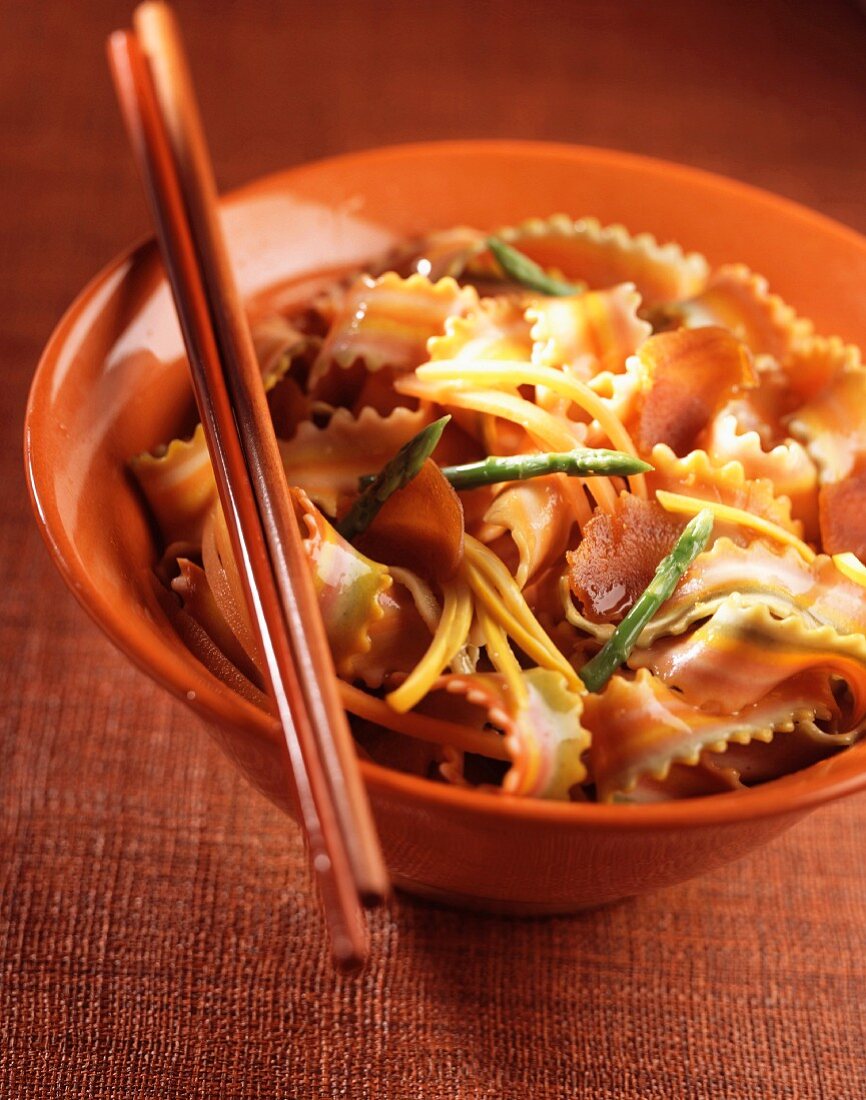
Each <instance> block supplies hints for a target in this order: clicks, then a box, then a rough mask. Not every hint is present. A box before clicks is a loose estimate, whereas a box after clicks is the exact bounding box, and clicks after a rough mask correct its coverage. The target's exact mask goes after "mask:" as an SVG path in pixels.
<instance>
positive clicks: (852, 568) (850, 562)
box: [833, 550, 866, 588]
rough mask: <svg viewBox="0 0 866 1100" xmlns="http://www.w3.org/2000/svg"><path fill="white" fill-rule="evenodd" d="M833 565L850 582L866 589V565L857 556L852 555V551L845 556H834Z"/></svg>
mask: <svg viewBox="0 0 866 1100" xmlns="http://www.w3.org/2000/svg"><path fill="white" fill-rule="evenodd" d="M833 564H834V565H835V566H836V568H837V569H838V570H839V572H840V573H841V574H842V575H843V576H845V577H847V578H848V580H849V581H853V582H854V583H855V584H859V585H860V586H861V587H863V588H866V565H864V564H863V562H862V561H860V559H859V558H858V557H857V555H856V554H852V553H851V551H850V550H849V551H847V552H846V553H844V554H834V555H833Z"/></svg>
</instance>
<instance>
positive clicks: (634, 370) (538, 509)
mask: <svg viewBox="0 0 866 1100" xmlns="http://www.w3.org/2000/svg"><path fill="white" fill-rule="evenodd" d="M514 250H516V252H515V251H514ZM253 335H254V341H255V346H256V349H257V354H258V355H259V358H260V362H261V366H262V372H263V377H264V380H265V385H266V388H267V390H268V397H269V401H270V403H271V409H272V413H273V417H274V425H275V430H276V432H277V436H278V439H279V444H280V452H281V455H282V458H283V464H284V467H285V470H286V475H287V481H288V483H289V485H290V492H291V496H292V502H293V505H294V509H295V514H296V516H297V521H298V524H299V529H300V531H301V534H302V537H303V544H304V547H305V549H306V552H307V557H308V560H309V568H310V571H311V573H312V576H313V579H314V584H315V589H316V592H317V594H318V598H319V603H320V607H321V611H322V615H323V619H324V622H325V627H326V631H327V635H328V640H329V643H330V646H331V649H332V652H333V655H334V662H335V667H336V670H337V674H338V676H339V677H340V681H341V691H342V697H343V701H344V704H345V706H346V709H347V711H348V712H349V714H350V716H351V719H352V724H353V728H354V731H355V734H356V739H357V743H358V749H359V752H360V753H362V754H364V755H366V756H368V757H369V758H371V759H373V760H375V761H376V762H378V763H380V764H385V765H388V766H391V767H397V768H401V769H404V770H408V771H410V772H414V773H416V774H419V775H423V776H425V777H426V778H428V779H429V780H430V781H432V782H439V783H451V784H456V785H459V786H471V787H476V788H479V789H482V790H484V791H487V792H489V793H490V795H491V796H499V797H502V796H508V797H516V796H523V797H534V798H547V799H559V800H579V801H588V800H589V801H591V800H597V801H602V802H610V801H616V802H645V801H659V800H664V799H677V798H692V797H697V796H707V795H719V794H722V793H724V792H730V791H734V790H738V789H743V788H745V787H749V786H753V785H754V784H756V783H763V782H767V781H770V780H772V779H774V778H776V777H779V776H782V775H784V774H786V773H788V772H790V771H793V770H796V769H798V768H801V767H806V766H809V765H811V764H813V763H815V762H817V761H819V760H821V759H824V758H826V757H827V756H829V755H831V754H833V753H836V752H839V751H842V750H844V748H846V747H847V746H849V745H851V744H852V743H853V742H855V741H856V740H857V739H858V738H859V737H860V736H861V735H862V733H863V730H864V729H866V566H864V565H863V564H862V563H863V562H864V561H866V367H864V366H863V364H862V362H861V357H860V353H859V351H858V350H857V349H856V348H854V347H851V346H848V345H845V344H844V343H843V342H842V341H841V340H839V339H838V338H836V337H823V336H819V335H816V334H815V333H814V330H813V326H812V324H811V323H810V322H809V321H808V320H806V319H804V318H801V317H798V316H797V315H796V313H795V312H794V310H793V309H791V308H790V307H789V306H788V305H786V304H785V303H784V302H783V301H782V300H781V299H780V298H778V297H777V296H776V295H774V294H773V293H772V292H771V291H770V289H769V287H768V286H767V284H766V282H765V280H763V279H762V278H761V277H760V276H758V275H755V274H754V273H752V272H751V271H749V270H748V269H746V268H745V267H743V266H741V265H726V266H723V267H721V268H718V269H717V270H711V268H710V266H709V265H708V264H707V262H706V261H705V260H704V259H703V257H701V256H698V255H696V254H694V253H692V254H685V253H684V252H683V251H682V250H681V249H680V248H679V247H678V246H677V245H674V244H664V245H660V244H659V243H658V242H656V240H655V239H654V238H652V237H650V236H649V235H647V234H642V235H640V236H637V237H632V236H630V235H629V234H628V233H627V232H626V230H625V229H623V228H622V227H621V226H611V227H603V226H601V225H600V224H599V223H598V222H596V221H595V220H593V219H591V218H584V219H581V220H579V221H573V220H571V219H570V218H567V217H565V216H562V215H558V216H555V217H553V218H549V219H546V220H543V219H533V220H531V221H528V222H526V223H524V224H522V225H520V226H514V227H507V228H502V229H500V230H498V231H497V233H496V236H495V237H493V238H491V237H490V236H489V235H488V234H486V233H484V232H482V231H480V230H476V229H472V228H466V227H460V228H456V229H448V230H444V231H442V232H437V233H432V234H430V235H429V236H428V237H426V238H423V239H419V240H414V241H410V242H407V244H406V245H405V246H404V247H401V248H400V249H399V250H397V251H395V252H394V253H392V254H391V255H390V256H387V257H380V258H373V259H371V261H370V263H369V265H368V266H367V269H366V270H365V271H358V272H357V273H355V274H354V275H351V276H348V277H346V278H344V279H343V280H342V281H340V282H338V283H335V284H334V285H333V286H330V287H329V288H327V290H326V292H324V293H322V294H321V295H319V296H318V297H317V298H316V299H314V300H313V301H311V302H306V303H304V305H303V308H295V309H293V311H292V312H291V313H290V314H289V315H287V316H283V315H281V314H280V313H277V312H274V313H271V314H269V315H264V316H262V317H261V318H260V319H259V320H254V322H253ZM443 417H444V418H445V419H444V421H443V422H442V423H435V422H437V421H439V420H440V419H441V418H443ZM446 421H447V423H446ZM443 424H444V428H443ZM431 425H432V426H431ZM419 433H422V437H423V438H429V439H430V440H431V442H430V443H429V445H427V448H426V450H423V451H421V450H419V447H420V440H419V442H418V445H417V446H416V444H415V443H412V441H414V440H416V439H417V438H418V437H419ZM440 433H441V436H440ZM410 443H412V446H408V445H409V444H410ZM434 443H435V449H433V447H434ZM413 448H414V449H413ZM431 450H432V457H429V455H430V452H431ZM395 456H396V457H395ZM401 456H402V457H401ZM413 456H414V457H413ZM395 462H396V463H397V464H398V465H399V463H401V462H403V463H405V468H403V467H400V477H399V478H396V479H395V478H393V477H391V479H390V480H388V474H387V473H383V475H382V477H381V478H377V479H376V480H375V481H372V486H373V487H371V488H369V489H367V488H365V486H370V484H371V480H372V478H371V475H376V474H377V473H379V472H380V471H382V470H383V469H384V468H385V467H386V466H388V464H389V463H390V464H391V467H389V468H392V467H393V466H394V463H395ZM410 467H411V468H410ZM131 469H132V471H133V473H134V475H135V477H136V479H137V481H138V484H139V486H140V489H141V492H142V496H143V498H144V500H145V501H146V503H147V505H148V507H149V509H150V511H151V514H152V516H153V519H154V521H155V524H156V526H157V528H158V530H159V533H160V537H161V539H162V553H161V557H160V560H159V562H158V563H157V564H156V566H155V577H154V583H155V584H158V585H159V586H160V592H161V596H160V599H161V603H162V606H163V607H164V608H165V610H166V614H167V615H168V616H169V618H170V619H171V621H172V623H173V625H174V626H175V628H176V629H177V631H178V633H179V634H180V635H181V636H182V637H183V639H184V641H185V642H186V644H187V645H188V646H189V647H190V648H191V649H192V650H193V652H194V653H195V654H196V655H197V656H198V657H199V659H200V660H201V661H202V662H203V663H204V664H205V665H206V667H207V668H208V669H209V671H210V672H211V673H212V674H213V675H214V676H215V677H216V678H217V680H219V681H220V682H221V683H222V684H223V686H224V689H225V690H231V691H239V692H241V693H242V694H243V695H244V696H245V698H247V699H249V700H251V701H253V702H255V703H256V704H257V705H259V706H263V707H267V706H268V702H267V697H266V694H265V693H264V683H263V679H262V672H261V661H260V658H259V654H258V651H257V643H256V639H255V634H254V630H253V628H252V624H251V622H250V619H249V616H248V614H247V610H246V607H245V605H244V599H243V586H242V584H241V582H240V577H239V574H238V570H237V566H236V564H235V562H234V561H233V559H232V554H231V547H230V542H229V539H228V536H227V531H226V527H225V522H224V519H223V517H222V514H221V511H220V505H219V502H218V499H217V494H216V489H215V484H214V479H213V474H212V471H211V470H210V466H209V463H208V457H207V451H206V448H205V446H204V440H203V437H202V433H201V429H200V428H198V429H196V431H195V432H194V433H193V434H192V436H191V437H190V438H188V439H179V440H173V441H167V442H166V444H165V446H163V447H161V448H160V449H159V450H157V451H156V452H154V453H153V454H145V455H138V456H136V457H134V458H133V459H132V460H131ZM386 481H387V485H388V486H390V487H387V486H386ZM383 486H386V487H384V488H383ZM395 486H400V487H396V488H395ZM365 492H367V493H368V496H366V497H364V496H362V494H363V493H365ZM374 492H376V493H379V494H380V496H379V497H377V498H376V499H375V502H374V503H375V507H367V505H368V503H369V502H370V501H372V500H373V498H372V497H371V496H370V495H369V494H372V493H374ZM359 498H360V503H358V501H359ZM350 510H351V518H350V519H349V520H348V523H346V522H344V521H345V520H346V517H347V515H348V514H349V513H350ZM359 516H363V517H364V518H363V522H360V521H359ZM698 530H700V532H701V534H700V540H699V541H694V539H695V538H696V536H695V535H694V534H693V533H694V532H697V531H698ZM341 532H342V533H341ZM689 539H692V542H690V543H688V545H687V541H688V540H689ZM599 654H600V656H599ZM601 667H603V668H604V673H603V675H601V676H599V675H598V669H599V668H601ZM590 668H591V669H592V670H593V673H592V674H590V673H589V672H588V671H587V670H588V669H590ZM587 685H589V686H587ZM590 688H592V690H590Z"/></svg>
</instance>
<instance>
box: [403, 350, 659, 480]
mask: <svg viewBox="0 0 866 1100" xmlns="http://www.w3.org/2000/svg"><path fill="white" fill-rule="evenodd" d="M416 373H417V375H418V377H419V378H423V379H424V380H425V381H426V380H427V379H429V380H430V381H446V380H449V379H454V380H458V381H464V382H481V383H486V384H487V385H491V384H492V385H494V386H495V385H497V384H499V385H507V386H513V387H515V388H516V387H518V386H525V385H535V386H547V388H548V389H551V390H554V392H556V393H558V394H561V396H563V397H567V398H568V399H569V400H570V401H573V402H574V404H575V405H578V406H579V407H580V408H581V409H583V410H584V411H585V412H587V413H589V415H590V416H591V417H593V419H594V420H597V421H598V423H599V426H600V427H601V430H602V431H603V432H604V433H605V435H606V436H607V437H608V439H609V440H610V441H611V443H612V444H613V445H614V447H616V448H617V449H618V450H620V451H626V452H627V453H628V454H632V455H636V454H637V448H636V447H635V445H634V441H633V440H632V438H631V436H630V435H629V433H628V430H627V429H626V427H625V425H624V424H623V423H622V421H621V420H619V418H618V417H617V416H616V415H615V414H614V413H613V412H611V410H610V409H609V408H608V407H607V405H605V403H604V401H603V400H602V398H601V397H599V396H598V394H597V393H595V391H594V390H592V389H590V387H589V386H587V385H586V383H585V382H581V381H580V379H578V378H574V377H573V376H572V375H570V374H566V372H565V371H563V370H557V369H556V368H555V367H545V366H542V365H541V364H540V363H521V362H514V363H506V362H500V363H464V362H462V361H458V360H447V361H442V362H437V363H425V364H424V365H423V366H421V367H418V370H417V372H416ZM629 483H630V485H631V488H632V491H633V492H634V493H635V495H636V496H640V497H643V498H646V495H647V491H646V479H645V478H644V475H643V474H635V476H634V477H630V478H629Z"/></svg>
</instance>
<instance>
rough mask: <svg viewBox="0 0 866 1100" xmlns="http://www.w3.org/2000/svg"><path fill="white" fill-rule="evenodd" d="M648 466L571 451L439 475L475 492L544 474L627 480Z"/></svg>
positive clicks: (612, 455) (614, 455)
mask: <svg viewBox="0 0 866 1100" xmlns="http://www.w3.org/2000/svg"><path fill="white" fill-rule="evenodd" d="M651 469H652V466H650V464H649V463H648V462H644V461H642V460H641V459H640V458H636V457H635V456H634V455H630V454H626V453H625V452H624V451H605V450H602V449H601V448H599V449H593V448H590V447H585V448H584V447H580V448H575V450H573V451H563V452H560V453H556V452H550V453H546V454H529V455H506V456H503V457H502V458H497V457H495V456H492V455H491V456H490V457H489V458H485V459H482V460H481V462H469V463H467V464H466V465H465V466H443V467H442V473H443V474H444V475H445V477H446V478H447V479H448V480H449V481H450V482H451V484H452V485H453V486H454V488H455V489H475V488H477V487H478V486H479V485H495V484H496V483H497V482H499V481H525V480H527V479H528V478H531V477H543V476H544V475H545V474H568V475H569V476H571V477H573V476H575V475H578V476H579V477H595V476H607V475H613V474H615V475H618V476H619V477H630V476H631V475H632V474H643V473H646V471H647V470H651Z"/></svg>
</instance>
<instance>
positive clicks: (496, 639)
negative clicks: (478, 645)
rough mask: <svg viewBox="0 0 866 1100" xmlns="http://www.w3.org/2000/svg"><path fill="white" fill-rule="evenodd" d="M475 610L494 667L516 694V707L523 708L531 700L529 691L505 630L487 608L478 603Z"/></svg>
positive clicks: (514, 694)
mask: <svg viewBox="0 0 866 1100" xmlns="http://www.w3.org/2000/svg"><path fill="white" fill-rule="evenodd" d="M475 611H476V614H477V616H478V625H479V626H480V627H481V631H482V633H483V634H484V645H485V648H486V649H487V656H488V657H489V658H490V661H491V662H492V664H493V667H494V668H495V669H497V671H499V672H501V673H502V675H503V676H504V677H505V681H506V683H507V684H508V687H509V689H510V690H511V692H512V694H513V696H514V702H515V705H516V707H517V708H519V709H522V708H523V707H525V706H526V705H527V703H528V702H529V692H528V691H527V690H526V684H525V683H524V680H523V675H522V673H523V670H522V669H521V667H520V662H519V661H518V660H517V658H516V657H515V656H514V654H513V652H512V651H511V646H510V645H509V644H508V638H506V636H505V631H504V630H503V629H502V627H501V626H500V625H499V623H498V622H497V621H496V620H495V619H494V618H493V616H492V615H491V614H490V612H489V611H488V610H487V608H486V607H484V606H483V605H478V604H476V607H475Z"/></svg>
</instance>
